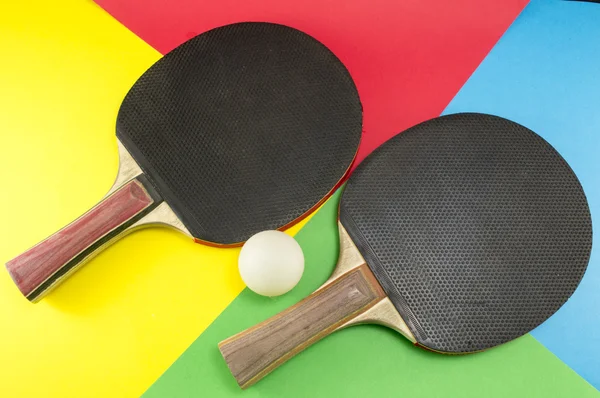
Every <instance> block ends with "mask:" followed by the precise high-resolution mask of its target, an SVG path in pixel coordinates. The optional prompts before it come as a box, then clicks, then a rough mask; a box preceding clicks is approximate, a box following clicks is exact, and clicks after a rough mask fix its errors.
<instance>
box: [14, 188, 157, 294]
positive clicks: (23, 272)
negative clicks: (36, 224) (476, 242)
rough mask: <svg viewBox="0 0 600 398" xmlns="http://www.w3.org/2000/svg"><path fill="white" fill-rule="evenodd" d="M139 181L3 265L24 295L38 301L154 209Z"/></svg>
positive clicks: (154, 200) (154, 197) (154, 201)
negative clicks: (71, 272)
mask: <svg viewBox="0 0 600 398" xmlns="http://www.w3.org/2000/svg"><path fill="white" fill-rule="evenodd" d="M142 181H143V179H142V178H140V177H138V178H137V179H134V180H131V181H129V182H128V183H126V184H125V185H123V186H122V187H121V188H119V189H118V190H117V191H115V192H114V193H112V194H111V195H110V196H108V197H107V198H105V199H104V200H103V201H101V202H100V203H98V204H97V205H96V206H95V207H93V208H92V209H91V210H90V211H88V212H87V213H85V214H84V215H83V216H81V217H79V218H78V219H77V220H75V221H74V222H72V223H71V224H69V225H68V226H66V227H64V228H63V229H61V230H60V231H58V232H56V233H55V234H54V235H52V236H50V237H49V238H47V239H46V240H44V241H42V242H40V243H38V244H37V245H36V246H34V247H32V248H31V249H29V250H27V251H26V252H25V253H23V254H21V255H19V256H18V257H15V258H14V259H12V260H10V261H9V262H8V263H6V268H7V269H8V272H9V273H10V276H11V277H12V279H13V280H14V281H15V283H16V285H17V286H18V288H19V290H21V292H22V293H23V295H25V297H27V298H28V299H29V300H32V301H35V300H38V299H39V298H41V296H42V295H43V294H44V293H46V292H47V291H48V290H49V289H50V288H52V287H54V286H55V285H57V284H58V283H59V282H60V281H61V280H62V279H64V277H65V276H66V275H67V274H68V273H69V272H70V271H73V270H75V268H76V267H77V266H78V265H81V264H83V263H84V262H85V261H86V260H88V259H90V258H91V257H93V255H95V254H96V253H97V252H99V251H100V250H101V249H102V248H103V246H106V244H107V243H109V241H111V240H114V238H116V237H117V236H118V235H120V234H121V233H122V232H124V231H125V230H126V229H127V227H129V226H130V225H132V224H134V223H135V222H136V221H137V220H139V219H140V218H141V217H143V215H145V214H146V213H147V212H148V211H150V210H151V209H152V208H154V207H155V205H157V204H158V202H160V200H157V198H158V196H157V195H156V194H154V192H153V195H151V194H150V193H149V189H147V188H146V186H145V185H144V183H143V182H142Z"/></svg>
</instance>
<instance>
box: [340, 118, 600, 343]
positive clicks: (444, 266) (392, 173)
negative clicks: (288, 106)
mask: <svg viewBox="0 0 600 398" xmlns="http://www.w3.org/2000/svg"><path fill="white" fill-rule="evenodd" d="M340 220H341V222H342V224H343V225H344V226H345V228H346V229H347V231H348V233H349V234H350V236H351V237H352V239H353V241H354V242H355V243H356V244H357V246H358V248H359V250H360V251H361V253H362V254H363V256H364V257H365V260H366V261H367V263H368V264H369V267H370V268H371V270H372V271H373V272H374V273H375V275H376V277H377V279H378V280H379V281H380V283H381V284H382V286H383V288H384V290H385V291H386V293H387V294H388V296H389V297H390V299H391V300H392V302H393V303H394V305H395V307H396V308H397V309H398V311H399V312H400V314H401V316H402V317H403V319H404V320H405V321H406V322H407V324H408V326H409V327H410V329H411V330H412V332H413V334H414V336H415V337H416V339H417V342H418V343H419V344H421V345H422V346H424V347H427V348H430V349H433V350H436V351H441V352H446V353H467V352H473V351H479V350H483V349H487V348H490V347H493V346H496V345H498V344H501V343H504V342H507V341H509V340H512V339H514V338H516V337H519V336H521V335H523V334H525V333H527V332H529V331H530V330H531V329H533V328H535V327H536V326H538V325H539V324H540V323H542V322H543V321H544V320H545V319H546V318H548V317H549V316H550V315H552V314H553V313H554V312H555V311H556V310H558V308H559V307H560V306H561V305H562V304H563V303H564V302H565V301H566V300H567V299H568V298H569V297H570V296H571V294H572V293H573V291H574V290H575V288H576V287H577V285H578V284H579V282H580V280H581V278H582V276H583V274H584V272H585V269H586V267H587V264H588V259H589V255H590V250H591V244H592V227H591V218H590V211H589V208H588V204H587V201H586V198H585V195H584V193H583V190H582V188H581V185H580V184H579V181H578V180H577V177H576V176H575V174H574V173H573V171H572V170H571V169H570V167H569V166H568V165H567V163H566V162H565V160H564V159H563V158H562V157H561V156H560V155H559V154H558V153H557V152H556V151H555V150H554V148H552V147H551V146H550V145H549V144H548V143H547V142H546V141H544V140H543V139H542V138H541V137H539V136H538V135H536V134H535V133H533V132H532V131H530V130H528V129H527V128H525V127H523V126H521V125H518V124H516V123H513V122H511V121H508V120H506V119H502V118H499V117H495V116H489V115H482V114H456V115H450V116H444V117H441V118H437V119H434V120H431V121H428V122H425V123H422V124H420V125H418V126H416V127H413V128H411V129H409V130H407V131H406V132H404V133H402V134H399V135H397V136H395V137H394V138H392V139H391V140H389V141H388V142H387V143H385V144H384V145H383V146H381V147H380V148H378V149H377V150H376V151H375V152H373V154H371V155H370V156H369V157H368V158H367V159H366V160H365V161H364V162H363V163H362V164H361V165H360V166H359V167H358V168H357V169H356V170H355V172H354V173H353V175H352V176H351V178H350V180H349V181H348V184H347V187H346V189H345V191H344V193H343V196H342V199H341V204H340Z"/></svg>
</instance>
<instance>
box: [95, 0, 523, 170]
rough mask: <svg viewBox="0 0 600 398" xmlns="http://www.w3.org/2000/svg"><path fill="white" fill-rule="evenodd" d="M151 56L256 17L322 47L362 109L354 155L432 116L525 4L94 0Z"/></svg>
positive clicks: (490, 0) (518, 0)
mask: <svg viewBox="0 0 600 398" xmlns="http://www.w3.org/2000/svg"><path fill="white" fill-rule="evenodd" d="M96 1H97V3H98V4H100V5H101V6H102V7H103V8H104V9H106V10H107V11H108V12H109V13H110V14H112V15H113V16H114V17H115V18H117V19H118V20H119V21H121V22H122V23H123V24H124V25H125V26H127V27H128V28H129V29H131V30H132V31H133V32H134V33H136V34H137V35H139V36H140V37H141V38H142V39H143V40H145V41H146V42H147V43H149V44H150V45H152V46H153V47H154V48H156V49H157V50H158V51H160V52H161V53H166V52H168V51H169V50H171V49H173V48H174V47H176V46H177V45H179V44H181V43H182V42H184V41H185V40H187V39H189V38H191V37H193V36H195V35H197V34H199V33H202V32H204V31H206V30H209V29H212V28H214V27H217V26H221V25H225V24H229V23H234V22H241V21H266V22H275V23H281V24H284V25H288V26H291V27H294V28H297V29H300V30H302V31H304V32H306V33H308V34H310V35H312V36H314V37H315V38H316V39H318V40H319V41H321V42H322V43H324V44H325V45H326V46H328V47H329V48H330V49H331V50H332V51H333V52H334V53H335V54H336V55H337V56H338V57H339V58H340V59H341V60H342V62H344V63H345V64H346V66H347V67H348V69H349V70H350V73H351V74H352V76H353V78H354V80H355V81H356V84H357V86H358V90H359V93H360V97H361V101H362V103H363V107H364V138H363V142H362V145H361V148H360V151H359V154H358V158H357V161H361V160H362V159H364V157H365V156H366V155H368V154H369V153H370V152H371V151H372V150H373V149H375V148H376V147H377V146H378V145H380V144H381V143H382V142H384V141H386V140H387V139H388V138H390V137H391V136H393V135H394V134H395V133H397V132H399V131H402V130H404V129H406V128H408V127H410V126H412V125H414V124H416V123H419V122H421V121H423V120H425V119H428V118H431V117H434V116H437V115H439V114H440V113H441V112H442V111H443V109H444V108H445V106H446V105H447V104H448V102H450V100H451V99H452V97H453V96H454V95H455V94H456V92H457V91H458V90H459V89H460V87H461V86H462V85H463V84H464V82H465V81H466V80H467V79H468V78H469V76H470V75H471V73H472V72H473V71H474V70H475V68H477V66H478V65H479V63H480V62H481V61H482V60H483V58H484V57H485V56H486V54H487V53H488V52H489V50H490V49H491V48H492V47H493V46H494V44H495V43H496V41H497V40H498V39H499V38H500V37H501V36H502V34H503V33H504V31H505V30H506V29H507V28H508V27H509V25H510V24H511V23H512V22H513V20H514V19H515V18H516V17H517V15H518V14H519V12H520V11H521V10H522V9H523V8H524V7H525V5H526V4H527V0H503V1H496V0H452V1H447V0H403V1H398V0H355V1H348V0H298V1H283V0H256V1H239V0H216V1H198V0H177V1H175V0H96Z"/></svg>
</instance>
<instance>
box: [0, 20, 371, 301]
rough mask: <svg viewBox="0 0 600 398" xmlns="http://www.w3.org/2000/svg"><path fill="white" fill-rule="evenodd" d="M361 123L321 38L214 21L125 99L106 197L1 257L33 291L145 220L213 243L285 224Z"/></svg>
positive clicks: (301, 212) (352, 95)
mask: <svg viewBox="0 0 600 398" xmlns="http://www.w3.org/2000/svg"><path fill="white" fill-rule="evenodd" d="M361 131H362V107H361V103H360V100H359V97H358V93H357V90H356V87H355V85H354V82H353V81H352V78H351V76H350V74H349V73H348V71H347V70H346V68H345V67H344V65H343V64H342V63H341V62H340V61H339V59H337V58H336V56H335V55H334V54H333V53H332V52H331V51H329V50H328V49H327V48H326V47H325V46H324V45H323V44H321V43H320V42H318V41H317V40H315V39H314V38H312V37H310V36H308V35H306V34H304V33H302V32H300V31H298V30H295V29H292V28H289V27H285V26H282V25H276V24H270V23H239V24H233V25H228V26H224V27H220V28H216V29H213V30H211V31H208V32H206V33H203V34H201V35H199V36H196V37H195V38H193V39H191V40H189V41H187V42H185V43H184V44H182V45H180V46H179V47H177V48H176V49H174V50H173V51H171V52H170V53H168V54H167V55H165V56H164V57H163V58H162V59H160V60H159V61H158V62H156V63H155V64H154V65H153V66H152V67H151V68H150V69H148V70H147V71H146V72H145V73H144V74H143V75H142V76H141V77H140V78H139V79H138V81H137V82H136V83H135V84H134V85H133V87H132V88H131V90H130V91H129V92H128V94H127V95H126V97H125V99H124V100H123V103H122V105H121V108H120V110H119V113H118V116H117V141H118V148H119V153H120V166H119V172H118V177H117V179H116V182H115V184H114V186H113V187H112V188H111V189H110V191H109V193H108V194H107V195H106V196H105V197H104V199H103V200H102V201H101V202H100V203H99V204H98V205H96V206H95V207H94V208H92V209H91V210H90V211H88V212H87V213H85V214H84V215H83V216H81V217H80V218H79V219H77V220H76V221H74V222H73V223H71V224H69V225H68V226H66V227H65V228H63V229H62V230H60V231H59V232H57V233H56V234H54V235H52V236H51V237H49V238H47V239H46V240H44V241H43V242H41V243H39V244H38V245H36V246H34V247H33V248H31V249H29V250H28V251H27V252H25V253H23V254H21V255H20V256H18V257H16V258H15V259H13V260H11V261H9V262H8V263H7V264H6V266H7V268H8V271H9V272H10V274H11V276H12V278H13V280H14V281H15V283H16V284H17V286H18V287H19V289H20V290H21V292H22V293H23V294H24V295H25V296H26V297H27V298H28V299H30V300H32V301H34V300H37V299H39V298H40V297H42V295H43V294H44V293H46V292H47V291H48V290H49V289H50V288H52V287H54V286H56V285H57V284H58V283H59V282H60V281H61V280H63V279H64V278H65V277H67V276H68V274H70V273H71V272H72V271H74V270H75V269H76V267H77V266H79V265H81V264H82V263H83V262H85V261H86V260H89V259H90V258H91V257H93V256H94V255H95V254H97V253H98V252H99V251H101V250H102V249H103V248H105V247H106V246H107V245H109V244H111V243H113V242H114V241H115V240H117V239H118V238H121V237H122V236H124V235H125V234H127V233H128V232H131V231H132V230H134V229H136V228H139V227H142V226H150V225H157V224H163V225H167V226H170V227H173V228H175V229H177V230H179V231H180V232H182V233H184V234H186V235H188V236H190V237H193V238H194V239H195V241H196V242H200V243H205V244H209V245H217V246H235V245H240V244H241V243H242V242H243V241H245V240H246V239H247V238H249V237H250V236H252V235H253V234H254V233H256V232H259V231H262V230H268V229H283V228H286V227H288V226H290V225H292V224H293V223H295V222H297V221H299V220H300V219H302V218H303V217H304V216H305V215H307V214H308V213H310V211H311V210H312V209H314V208H316V206H318V205H319V204H320V203H322V202H323V200H324V199H325V198H326V197H327V196H328V195H329V194H330V193H331V192H332V191H333V190H334V188H335V187H336V186H337V185H338V183H339V182H340V181H341V180H342V178H343V177H344V175H345V174H346V173H347V171H348V170H349V168H350V166H351V164H352V162H353V160H354V157H355V155H356V152H357V149H358V144H359V141H360V137H361ZM84 184H85V183H82V185H84Z"/></svg>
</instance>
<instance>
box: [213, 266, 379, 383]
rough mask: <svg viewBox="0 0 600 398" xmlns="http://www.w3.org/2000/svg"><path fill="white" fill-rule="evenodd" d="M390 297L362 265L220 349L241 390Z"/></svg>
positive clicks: (223, 342)
mask: <svg viewBox="0 0 600 398" xmlns="http://www.w3.org/2000/svg"><path fill="white" fill-rule="evenodd" d="M385 297H386V296H385V293H384V292H383V289H382V288H381V287H380V286H379V283H378V282H377V281H376V280H375V277H374V276H373V274H372V273H371V271H370V270H369V268H368V267H367V266H366V265H362V266H360V267H358V268H355V269H353V270H351V271H349V272H348V273H346V274H344V275H342V276H341V277H339V278H338V279H336V280H334V281H333V282H331V283H329V284H327V285H325V286H324V287H322V288H321V289H319V290H317V291H316V292H314V293H313V294H311V295H310V296H308V297H307V298H306V299H304V300H303V301H301V302H299V303H298V304H296V305H295V306H293V307H291V308H288V309H287V310H285V311H283V312H281V313H280V314H278V315H275V316H274V317H272V318H270V319H268V320H266V321H264V322H262V323H260V324H258V325H256V326H254V327H252V328H250V329H248V330H245V331H243V332H241V333H238V334H237V335H235V336H233V337H230V338H229V339H227V340H224V341H222V342H221V343H220V344H219V349H220V350H221V354H222V355H223V358H225V362H227V366H229V370H231V373H232V374H233V376H234V377H235V379H236V381H237V382H238V384H239V385H240V387H242V388H246V387H249V386H251V385H252V384H254V383H256V382H257V381H258V380H260V379H261V378H263V377H264V376H265V375H267V374H268V373H269V372H271V371H272V370H273V369H275V368H276V367H277V366H279V365H281V364H282V363H284V362H285V361H287V360H288V359H290V358H291V357H293V356H294V355H296V354H297V353H299V352H300V351H302V350H304V349H305V348H306V347H308V346H309V345H311V344H313V343H315V342H317V341H319V340H320V339H322V338H323V337H325V336H327V335H329V334H330V333H331V332H333V331H335V330H336V329H338V328H340V327H342V326H343V325H344V324H346V323H348V322H349V321H351V320H352V319H353V318H355V317H357V316H358V315H360V314H362V313H363V312H365V311H366V310H368V309H369V308H371V307H372V306H373V305H375V304H376V303H377V302H379V301H380V300H381V299H383V298H385Z"/></svg>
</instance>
